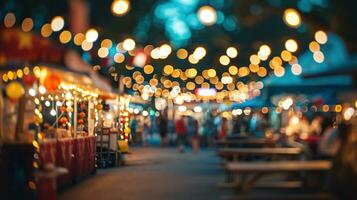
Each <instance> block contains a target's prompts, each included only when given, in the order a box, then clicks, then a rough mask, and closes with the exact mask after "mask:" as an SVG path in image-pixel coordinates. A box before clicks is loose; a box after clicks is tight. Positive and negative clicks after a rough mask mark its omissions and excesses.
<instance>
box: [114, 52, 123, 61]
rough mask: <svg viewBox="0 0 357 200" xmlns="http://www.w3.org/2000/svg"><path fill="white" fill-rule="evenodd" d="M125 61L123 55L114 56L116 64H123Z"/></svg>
mask: <svg viewBox="0 0 357 200" xmlns="http://www.w3.org/2000/svg"><path fill="white" fill-rule="evenodd" d="M124 60H125V56H124V55H123V54H122V53H116V54H115V55H114V62H116V63H122V62H124Z"/></svg>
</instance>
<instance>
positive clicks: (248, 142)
mask: <svg viewBox="0 0 357 200" xmlns="http://www.w3.org/2000/svg"><path fill="white" fill-rule="evenodd" d="M275 143H276V140H273V139H266V138H252V137H249V138H244V139H234V140H219V141H216V144H217V145H220V146H224V147H232V146H250V147H251V146H275Z"/></svg>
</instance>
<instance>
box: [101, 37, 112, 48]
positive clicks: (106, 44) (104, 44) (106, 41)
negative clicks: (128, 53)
mask: <svg viewBox="0 0 357 200" xmlns="http://www.w3.org/2000/svg"><path fill="white" fill-rule="evenodd" d="M100 46H101V47H106V48H108V49H109V48H111V47H112V46H113V42H112V41H111V40H110V39H104V40H102V42H101V43H100Z"/></svg>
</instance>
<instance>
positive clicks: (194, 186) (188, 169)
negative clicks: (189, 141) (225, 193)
mask: <svg viewBox="0 0 357 200" xmlns="http://www.w3.org/2000/svg"><path fill="white" fill-rule="evenodd" d="M215 153H216V152H215V151H213V150H203V151H201V152H200V153H198V154H193V153H191V152H186V153H184V154H180V153H178V152H177V151H176V149H174V148H135V149H132V154H130V155H128V156H127V158H126V159H127V166H124V167H120V168H115V169H104V170H99V171H98V172H97V174H96V175H95V176H93V177H91V178H89V179H87V180H85V181H83V182H81V183H79V184H77V185H75V186H73V187H71V188H69V189H67V190H66V191H64V192H62V193H61V194H60V200H72V199H76V200H77V199H78V200H81V199H86V200H91V199H101V200H107V199H115V200H120V199H123V200H130V199H133V200H139V199H140V200H141V199H145V200H151V199H153V200H166V199H168V200H176V199H178V200H179V199H180V200H181V199H182V200H186V199H195V200H196V199H198V200H199V199H204V200H209V199H219V196H220V195H221V194H222V191H220V190H219V189H218V188H217V187H216V184H217V183H218V182H222V181H223V179H224V172H223V170H222V168H220V165H219V159H218V157H217V156H216V154H215Z"/></svg>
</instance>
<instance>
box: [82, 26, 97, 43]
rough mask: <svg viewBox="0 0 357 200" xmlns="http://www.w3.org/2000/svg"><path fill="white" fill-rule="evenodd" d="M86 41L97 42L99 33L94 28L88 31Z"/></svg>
mask: <svg viewBox="0 0 357 200" xmlns="http://www.w3.org/2000/svg"><path fill="white" fill-rule="evenodd" d="M85 36H86V40H87V41H88V42H92V43H93V42H95V41H96V40H97V39H98V31H97V30H96V29H94V28H91V29H89V30H87V32H86V35H85Z"/></svg>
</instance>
